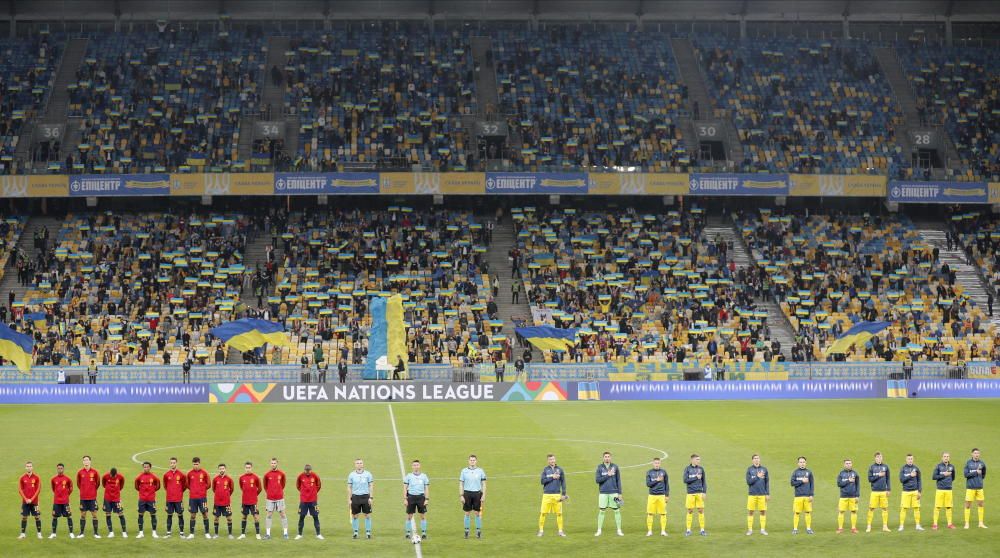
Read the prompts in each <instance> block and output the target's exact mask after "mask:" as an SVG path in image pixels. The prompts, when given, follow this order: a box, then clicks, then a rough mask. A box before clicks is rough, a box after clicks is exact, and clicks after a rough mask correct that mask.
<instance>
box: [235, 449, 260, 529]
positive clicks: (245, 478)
mask: <svg viewBox="0 0 1000 558" xmlns="http://www.w3.org/2000/svg"><path fill="white" fill-rule="evenodd" d="M261 490H263V487H262V486H261V483H260V477H258V476H257V475H255V474H254V472H253V463H251V462H249V461H247V462H246V463H244V464H243V474H242V475H240V491H241V492H242V493H243V499H242V502H241V503H242V504H243V522H242V523H241V524H240V538H241V539H245V538H247V516H248V515H252V516H253V526H254V529H256V530H257V539H258V540H260V512H259V511H257V498H258V497H259V496H260V492H261Z"/></svg>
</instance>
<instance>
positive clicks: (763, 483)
mask: <svg viewBox="0 0 1000 558" xmlns="http://www.w3.org/2000/svg"><path fill="white" fill-rule="evenodd" d="M746 480H747V536H748V537H749V536H750V535H752V534H753V512H755V511H756V512H757V514H758V515H759V516H760V534H761V535H767V503H768V502H769V501H770V500H771V475H770V473H768V471H767V467H764V466H763V465H761V464H760V455H758V454H756V453H755V454H753V455H752V456H751V457H750V466H749V467H747V478H746Z"/></svg>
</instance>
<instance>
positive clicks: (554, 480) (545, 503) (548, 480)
mask: <svg viewBox="0 0 1000 558" xmlns="http://www.w3.org/2000/svg"><path fill="white" fill-rule="evenodd" d="M541 480H542V509H541V512H540V513H539V514H538V536H539V537H541V536H542V535H544V534H545V516H547V515H548V514H550V513H551V514H555V516H556V528H557V529H559V536H560V537H565V536H566V532H565V531H563V509H562V504H563V501H564V500H566V471H563V468H562V467H560V466H559V465H557V464H556V456H555V454H552V453H550V454H549V455H547V456H546V465H545V468H543V469H542V479H541Z"/></svg>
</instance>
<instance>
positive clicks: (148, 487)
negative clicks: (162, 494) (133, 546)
mask: <svg viewBox="0 0 1000 558" xmlns="http://www.w3.org/2000/svg"><path fill="white" fill-rule="evenodd" d="M175 461H176V460H175ZM152 468H153V464H152V463H150V462H149V461H144V462H143V463H142V474H140V475H139V476H138V477H136V478H135V490H136V492H138V493H139V506H138V508H139V534H138V535H136V536H135V538H137V539H141V538H142V537H144V536H145V534H143V532H142V520H143V517H144V514H145V513H146V512H149V524H150V525H151V526H152V527H153V529H152V531H153V538H154V539H156V538H159V536H158V535H157V534H156V492H157V491H158V490H159V489H160V479H159V477H157V476H156V475H155V474H153V473H152V472H150V469H152Z"/></svg>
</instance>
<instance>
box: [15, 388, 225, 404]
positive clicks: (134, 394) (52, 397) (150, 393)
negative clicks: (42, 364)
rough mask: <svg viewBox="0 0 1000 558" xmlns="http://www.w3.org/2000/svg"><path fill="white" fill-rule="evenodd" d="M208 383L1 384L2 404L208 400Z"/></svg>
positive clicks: (185, 401)
mask: <svg viewBox="0 0 1000 558" xmlns="http://www.w3.org/2000/svg"><path fill="white" fill-rule="evenodd" d="M206 401H208V384H94V385H91V384H57V385H45V384H17V385H0V404H29V403H205V402H206Z"/></svg>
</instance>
